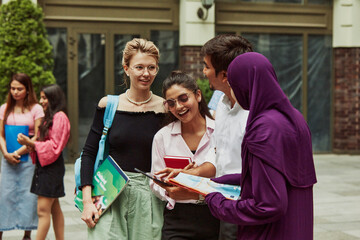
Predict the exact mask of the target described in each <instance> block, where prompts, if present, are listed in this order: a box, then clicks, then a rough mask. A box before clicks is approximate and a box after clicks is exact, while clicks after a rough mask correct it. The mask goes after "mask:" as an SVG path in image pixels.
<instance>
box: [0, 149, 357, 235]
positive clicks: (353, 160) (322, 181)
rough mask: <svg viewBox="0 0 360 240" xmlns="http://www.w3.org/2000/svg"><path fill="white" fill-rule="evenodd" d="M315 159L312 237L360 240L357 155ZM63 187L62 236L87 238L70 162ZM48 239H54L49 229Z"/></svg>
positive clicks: (322, 156)
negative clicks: (74, 202) (78, 205)
mask: <svg viewBox="0 0 360 240" xmlns="http://www.w3.org/2000/svg"><path fill="white" fill-rule="evenodd" d="M314 158H315V165H316V172H317V179H318V183H317V184H316V185H315V186H314V217H315V227H314V236H315V237H314V239H315V240H355V239H360V156H350V155H334V154H326V155H315V157H314ZM65 190H66V196H65V197H64V198H61V207H62V210H63V212H64V215H65V239H69V240H72V239H77V240H84V239H87V233H86V225H85V224H84V223H83V222H82V220H81V219H80V213H79V211H78V210H77V209H76V208H75V206H74V204H73V190H74V171H73V165H72V164H67V165H66V174H65ZM0 194H1V193H0ZM35 234H36V231H34V232H33V233H32V237H33V239H35ZM22 235H23V232H22V231H9V232H4V235H3V239H4V240H20V239H21V237H22ZM47 239H48V240H53V239H55V236H54V232H53V230H52V229H50V231H49V234H48V237H47Z"/></svg>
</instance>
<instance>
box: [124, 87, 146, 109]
mask: <svg viewBox="0 0 360 240" xmlns="http://www.w3.org/2000/svg"><path fill="white" fill-rule="evenodd" d="M128 91H129V89H128V90H126V92H125V96H126V98H127V100H128V101H129V102H131V103H133V104H135V105H138V106H140V105H143V104H145V103H148V102H150V100H151V98H152V91H150V97H149V98H148V99H146V100H145V101H142V102H136V101H134V100H132V99H131V98H130V97H129V95H128Z"/></svg>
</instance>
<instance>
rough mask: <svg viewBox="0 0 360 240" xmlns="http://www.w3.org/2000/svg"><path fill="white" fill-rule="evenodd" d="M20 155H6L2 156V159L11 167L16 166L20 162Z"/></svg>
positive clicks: (15, 153) (14, 153)
mask: <svg viewBox="0 0 360 240" xmlns="http://www.w3.org/2000/svg"><path fill="white" fill-rule="evenodd" d="M20 157H21V156H20V155H19V154H17V152H16V151H15V152H13V153H6V154H4V158H5V159H6V160H7V161H8V163H10V164H11V165H16V164H18V163H19V162H20Z"/></svg>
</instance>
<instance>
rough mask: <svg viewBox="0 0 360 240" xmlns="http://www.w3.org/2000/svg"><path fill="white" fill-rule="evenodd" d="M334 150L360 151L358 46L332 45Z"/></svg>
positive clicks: (359, 51) (359, 60)
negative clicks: (333, 46) (336, 46)
mask: <svg viewBox="0 0 360 240" xmlns="http://www.w3.org/2000/svg"><path fill="white" fill-rule="evenodd" d="M334 68H335V77H334V81H335V84H334V93H333V94H334V128H333V129H334V131H333V132H334V142H333V151H334V152H339V153H340V152H346V153H359V152H360V48H334Z"/></svg>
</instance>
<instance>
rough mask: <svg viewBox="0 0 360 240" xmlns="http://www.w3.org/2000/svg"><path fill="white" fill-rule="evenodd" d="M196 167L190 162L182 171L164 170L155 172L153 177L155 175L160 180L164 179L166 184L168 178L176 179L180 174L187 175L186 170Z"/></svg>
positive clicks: (174, 169) (176, 169)
mask: <svg viewBox="0 0 360 240" xmlns="http://www.w3.org/2000/svg"><path fill="white" fill-rule="evenodd" d="M196 167H197V165H196V164H195V163H194V162H192V163H189V164H188V165H187V166H186V167H185V168H184V169H179V168H164V169H163V170H161V171H158V172H156V173H155V175H157V176H158V177H160V178H161V179H163V178H165V182H168V181H169V179H170V178H174V177H176V176H177V175H178V174H179V173H180V172H184V173H187V171H188V170H190V169H193V168H196Z"/></svg>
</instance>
